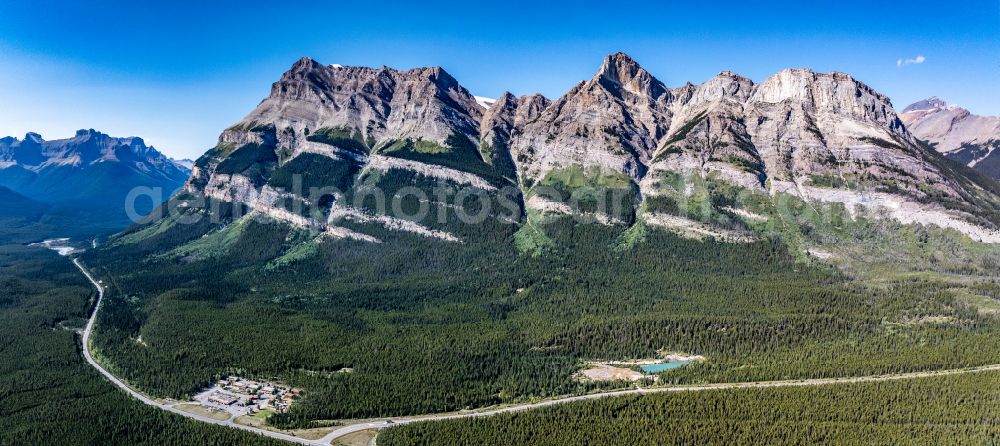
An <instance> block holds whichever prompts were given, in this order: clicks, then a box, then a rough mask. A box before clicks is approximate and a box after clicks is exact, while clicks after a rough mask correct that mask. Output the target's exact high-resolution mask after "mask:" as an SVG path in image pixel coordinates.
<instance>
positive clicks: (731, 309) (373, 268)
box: [85, 177, 1000, 427]
mask: <svg viewBox="0 0 1000 446" xmlns="http://www.w3.org/2000/svg"><path fill="white" fill-rule="evenodd" d="M381 181H385V177H383V178H382V180H381ZM230 211H232V209H227V208H222V209H220V210H217V212H222V213H225V212H230ZM199 224H207V223H199ZM347 225H348V226H349V227H352V228H354V229H356V230H361V231H363V232H364V233H366V234H371V235H373V236H375V237H377V238H379V239H380V240H382V241H383V243H380V244H372V243H364V242H357V241H351V240H344V239H332V238H325V237H322V236H321V237H319V238H315V239H314V238H313V236H303V235H302V234H301V230H297V229H291V228H289V227H288V226H286V225H283V224H279V223H276V222H273V221H268V220H266V219H243V220H239V221H238V222H234V223H231V224H221V225H218V227H215V228H207V229H205V228H203V229H205V230H203V231H202V233H206V234H207V235H205V236H204V237H201V238H196V236H192V235H191V234H192V233H198V232H197V231H194V230H192V229H191V228H192V226H190V225H188V226H186V227H185V226H173V227H171V226H169V225H164V226H156V225H155V224H154V225H153V226H147V227H138V228H135V229H133V230H131V231H130V232H129V233H128V234H126V235H124V236H123V237H122V238H120V239H119V242H118V243H120V244H119V245H117V246H113V247H111V249H107V250H98V251H93V252H90V253H88V254H87V255H86V256H85V260H86V261H87V262H88V265H89V266H90V267H91V268H93V269H94V270H95V271H97V272H98V274H100V275H101V276H102V277H105V278H106V279H107V280H106V282H107V283H110V284H111V285H112V287H111V288H112V289H111V294H110V295H109V297H108V300H107V306H106V307H105V309H104V310H103V311H102V313H101V315H100V318H99V320H98V322H99V325H98V332H97V337H96V339H95V346H96V348H97V349H98V352H99V354H100V355H101V357H102V358H104V360H105V362H106V363H107V364H108V366H109V368H110V369H112V370H113V371H114V372H115V373H117V374H119V375H120V376H123V377H125V378H127V379H128V380H129V381H130V382H133V383H135V384H137V385H138V386H140V387H141V388H143V389H145V390H147V391H149V392H151V393H153V394H157V395H164V396H173V397H182V396H184V395H188V394H191V393H192V392H194V391H195V390H196V389H199V388H200V387H202V386H204V385H206V384H207V383H209V382H210V380H212V379H213V377H216V376H219V375H220V374H224V373H227V372H238V373H240V374H245V375H250V376H265V377H273V376H277V377H279V378H281V379H283V380H285V381H287V382H289V383H292V384H294V385H296V386H301V387H303V388H305V389H306V390H307V397H306V398H305V399H304V400H303V401H302V402H300V403H299V404H297V405H295V406H294V407H293V409H292V411H291V413H289V414H287V415H281V416H278V417H275V418H274V419H272V422H274V423H276V424H277V425H280V426H286V427H292V426H306V425H309V424H310V423H311V422H312V421H314V420H325V419H340V418H358V417H373V416H388V415H402V414H414V413H428V412H442V411H449V410H455V409H463V408H470V407H480V406H487V405H492V404H499V403H507V402H516V401H525V400H531V399H533V398H539V397H547V396H553V395H562V394H568V393H578V392H587V391H590V390H593V389H594V388H597V387H608V386H621V385H623V383H602V384H597V383H581V382H578V381H576V380H574V379H573V378H572V376H573V374H574V373H575V372H576V371H577V370H579V369H580V367H581V366H582V364H583V362H584V361H585V360H588V359H594V358H601V359H630V358H645V357H651V356H653V355H655V354H656V352H657V351H659V350H661V349H666V350H671V351H679V352H687V353H693V354H701V355H704V356H706V357H707V358H708V360H707V361H706V362H704V363H699V364H694V365H691V366H688V367H683V368H680V369H675V370H673V371H670V372H667V373H665V374H664V375H662V380H663V381H665V382H684V383H700V382H712V381H756V380H769V379H786V378H807V377H830V376H856V375H867V374H878V373H889V372H903V371H915V370H932V369H943V368H956V367H963V366H973V365H982V364H989V363H997V362H1000V342H998V340H1000V323H998V322H997V320H996V318H995V317H994V316H993V315H992V314H991V313H990V311H992V310H991V307H990V305H995V302H996V300H997V298H998V297H1000V286H998V284H997V282H996V281H995V280H990V279H988V278H986V279H982V278H980V279H977V278H964V279H962V280H963V281H964V282H961V283H956V282H954V281H950V280H948V279H947V278H942V277H939V276H935V275H908V276H900V277H896V278H888V279H884V280H878V281H874V280H872V281H857V280H853V279H851V278H850V277H847V276H845V275H844V274H843V273H841V272H839V271H838V270H836V269H833V268H831V267H828V266H824V265H822V264H819V263H816V262H808V261H803V260H802V259H801V258H800V257H798V256H795V255H793V253H792V252H791V250H789V249H788V246H787V245H786V244H785V243H784V242H783V241H781V240H779V239H762V240H760V241H758V242H755V243H749V244H724V243H717V242H714V241H712V240H706V241H698V240H689V239H684V238H680V237H677V236H674V235H671V234H670V233H667V232H662V231H655V230H651V229H648V228H643V227H642V226H641V225H637V226H633V227H632V228H629V229H626V228H624V227H618V226H601V225H577V224H574V223H573V222H572V221H570V220H569V219H563V220H554V221H549V222H547V223H546V224H545V225H544V227H543V228H542V229H543V232H544V237H546V238H548V239H549V240H550V241H551V245H550V246H549V248H547V249H545V250H543V251H540V252H539V253H538V254H537V255H525V254H523V253H522V252H519V251H518V248H517V243H515V241H514V240H515V239H516V238H517V237H518V233H516V232H515V231H518V228H517V227H516V226H515V225H509V224H504V223H502V222H500V221H494V223H492V224H486V225H481V226H478V227H479V228H480V229H481V230H482V231H484V233H481V234H478V235H476V234H474V233H473V232H474V231H476V228H477V226H475V225H466V226H458V225H457V224H453V223H451V222H450V221H449V223H447V224H445V225H444V226H442V227H443V228H445V229H448V230H450V231H453V232H455V233H461V234H462V235H463V240H465V242H464V243H462V244H460V245H456V244H454V243H449V242H444V241H440V240H436V239H432V238H424V237H418V236H412V235H406V234H405V233H402V232H398V231H390V230H386V229H384V228H383V227H381V226H378V225H374V224H364V223H356V222H354V223H349V224H347ZM636 239H641V240H642V242H641V243H637V242H635V240H636ZM179 245H182V246H185V247H186V248H185V249H183V250H175V251H174V252H173V253H172V254H170V253H168V254H166V255H165V254H163V253H161V252H160V251H158V249H160V248H161V247H162V246H179ZM139 336H141V337H142V342H141V343H140V342H137V339H138V338H139ZM347 369H350V371H349V372H348V371H347Z"/></svg>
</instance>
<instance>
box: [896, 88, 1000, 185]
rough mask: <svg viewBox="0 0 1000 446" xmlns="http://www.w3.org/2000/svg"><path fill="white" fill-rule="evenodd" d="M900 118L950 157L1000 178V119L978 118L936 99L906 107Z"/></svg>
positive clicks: (917, 135) (918, 136)
mask: <svg viewBox="0 0 1000 446" xmlns="http://www.w3.org/2000/svg"><path fill="white" fill-rule="evenodd" d="M900 118H901V119H902V120H903V122H904V123H906V127H907V128H908V129H909V130H910V131H911V132H912V133H913V135H914V136H916V137H917V138H920V139H922V140H924V141H927V142H929V143H930V144H931V145H933V146H934V147H935V148H936V149H937V150H938V151H939V152H941V153H943V154H944V155H945V156H947V157H948V158H951V159H953V160H955V161H957V162H959V163H961V164H965V165H967V166H969V167H971V168H973V169H975V170H977V171H979V172H981V173H983V174H986V175H987V176H990V177H992V178H995V179H1000V150H998V149H1000V117H998V116H978V115H975V114H973V113H972V112H970V111H969V110H966V109H964V108H962V107H959V106H957V105H953V104H948V103H946V102H945V101H943V100H941V99H939V98H937V97H936V96H935V97H932V98H929V99H924V100H922V101H918V102H916V103H913V104H911V105H910V106H908V107H906V108H905V109H904V111H903V114H902V115H901V116H900Z"/></svg>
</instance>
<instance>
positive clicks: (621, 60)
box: [593, 52, 667, 100]
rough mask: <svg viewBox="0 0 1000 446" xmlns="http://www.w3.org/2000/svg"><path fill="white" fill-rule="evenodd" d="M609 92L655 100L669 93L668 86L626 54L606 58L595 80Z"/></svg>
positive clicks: (616, 54)
mask: <svg viewBox="0 0 1000 446" xmlns="http://www.w3.org/2000/svg"><path fill="white" fill-rule="evenodd" d="M593 81H594V82H597V83H599V84H601V85H602V86H604V87H605V88H606V89H608V91H611V92H617V91H619V90H625V91H627V92H629V93H632V94H634V95H637V96H644V97H647V98H651V99H653V100H655V99H657V98H659V97H660V96H662V95H663V94H664V93H666V92H667V88H666V86H664V85H663V83H661V82H660V81H659V80H657V79H656V78H655V77H653V75H651V74H649V72H648V71H646V70H645V69H644V68H642V67H641V66H640V65H639V63H638V62H636V61H635V60H634V59H632V58H631V57H629V55H627V54H625V53H621V52H619V53H615V54H611V55H609V56H607V57H605V58H604V63H603V64H601V67H600V69H598V70H597V73H596V74H595V75H594V78H593Z"/></svg>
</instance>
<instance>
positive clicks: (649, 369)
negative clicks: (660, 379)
mask: <svg viewBox="0 0 1000 446" xmlns="http://www.w3.org/2000/svg"><path fill="white" fill-rule="evenodd" d="M689 362H691V361H670V362H663V363H660V364H643V365H640V366H639V368H640V369H642V371H643V373H663V372H665V371H667V370H670V369H676V368H677V367H681V366H683V365H686V364H687V363H689Z"/></svg>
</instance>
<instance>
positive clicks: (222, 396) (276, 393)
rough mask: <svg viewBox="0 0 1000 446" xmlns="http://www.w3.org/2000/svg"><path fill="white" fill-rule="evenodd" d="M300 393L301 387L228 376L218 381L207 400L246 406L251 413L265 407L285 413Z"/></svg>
mask: <svg viewBox="0 0 1000 446" xmlns="http://www.w3.org/2000/svg"><path fill="white" fill-rule="evenodd" d="M300 394H301V390H299V389H292V388H288V387H285V386H280V385H277V384H273V383H269V382H258V381H253V380H249V379H243V378H240V377H238V376H228V377H226V378H225V379H221V380H219V382H217V383H216V385H215V388H213V389H212V391H211V392H209V393H208V394H207V397H206V401H207V402H208V403H211V404H216V405H220V406H235V407H241V408H246V410H247V412H249V413H254V412H256V411H258V410H265V409H271V410H274V411H275V412H277V413H285V412H287V411H288V408H289V407H291V405H292V401H294V400H295V399H297V398H298V397H299V395H300Z"/></svg>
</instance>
